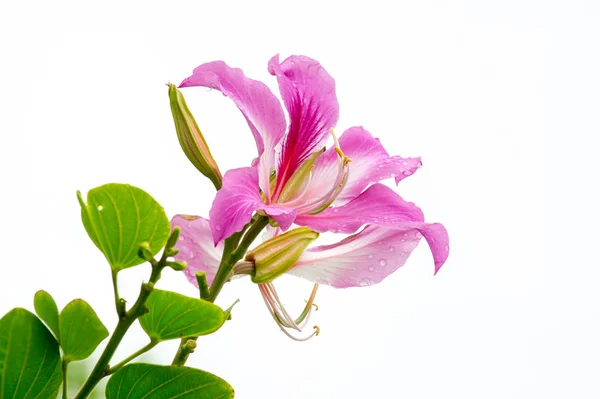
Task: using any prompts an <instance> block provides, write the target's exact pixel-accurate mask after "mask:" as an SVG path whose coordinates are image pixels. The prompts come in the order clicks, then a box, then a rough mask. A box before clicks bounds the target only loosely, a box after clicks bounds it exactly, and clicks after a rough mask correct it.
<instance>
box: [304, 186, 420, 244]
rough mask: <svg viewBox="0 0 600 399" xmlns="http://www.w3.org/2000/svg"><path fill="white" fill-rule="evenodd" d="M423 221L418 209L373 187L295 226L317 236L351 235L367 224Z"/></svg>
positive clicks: (388, 192)
mask: <svg viewBox="0 0 600 399" xmlns="http://www.w3.org/2000/svg"><path fill="white" fill-rule="evenodd" d="M423 221H424V217H423V212H422V211H421V209H420V208H419V207H418V206H416V205H415V204H413V203H412V202H406V201H404V200H403V199H402V198H401V197H400V196H399V195H398V194H396V193H395V192H394V190H392V189H391V188H389V187H387V186H384V185H383V184H375V185H373V186H371V187H369V188H368V189H366V190H365V191H364V192H363V193H362V194H360V195H359V196H358V197H356V198H355V199H353V200H352V201H350V202H348V203H347V204H345V205H342V206H337V207H330V208H328V209H326V210H325V211H323V212H321V213H318V214H316V215H300V216H298V217H297V218H296V222H295V223H296V224H298V225H301V226H307V227H310V228H311V229H312V230H315V231H318V232H320V233H324V232H327V231H331V232H334V233H354V232H355V231H357V230H358V229H359V228H360V227H361V226H364V225H366V224H373V225H378V226H394V225H395V224H397V223H401V222H423Z"/></svg>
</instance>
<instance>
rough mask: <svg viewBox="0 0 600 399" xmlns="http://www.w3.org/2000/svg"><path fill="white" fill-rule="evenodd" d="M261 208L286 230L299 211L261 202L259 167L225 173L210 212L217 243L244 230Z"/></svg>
mask: <svg viewBox="0 0 600 399" xmlns="http://www.w3.org/2000/svg"><path fill="white" fill-rule="evenodd" d="M258 210H264V211H265V212H266V213H267V214H268V215H269V216H271V217H272V218H273V219H275V221H276V222H277V223H279V224H280V226H281V227H282V229H284V230H286V229H287V228H289V227H290V225H291V224H292V222H293V221H294V219H295V218H296V210H295V209H293V208H283V207H280V206H276V205H265V204H264V203H263V202H262V199H261V197H260V190H259V187H258V171H257V169H256V168H254V167H246V168H239V169H232V170H229V171H227V173H225V176H223V187H221V189H220V190H219V191H217V195H216V196H215V199H214V201H213V204H212V208H211V209H210V213H209V215H210V230H211V232H212V235H213V237H214V243H215V244H217V243H219V242H221V241H222V240H223V239H225V238H227V237H229V236H231V235H232V234H233V233H236V232H238V231H241V230H242V229H243V228H244V226H245V225H246V224H247V223H248V222H250V220H251V219H252V215H253V214H254V212H255V211H258Z"/></svg>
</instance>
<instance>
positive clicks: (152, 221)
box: [77, 183, 170, 271]
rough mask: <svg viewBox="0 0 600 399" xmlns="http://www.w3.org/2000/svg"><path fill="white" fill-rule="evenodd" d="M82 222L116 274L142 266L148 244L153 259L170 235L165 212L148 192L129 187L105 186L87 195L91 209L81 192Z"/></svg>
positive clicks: (119, 185) (78, 193)
mask: <svg viewBox="0 0 600 399" xmlns="http://www.w3.org/2000/svg"><path fill="white" fill-rule="evenodd" d="M77 198H78V199H79V203H80V205H81V219H82V221H83V225H84V226H85V229H86V231H87V233H88V235H89V236H90V238H91V239H92V241H93V242H94V244H96V246H97V247H98V248H99V249H100V250H101V251H102V252H103V253H104V256H106V259H107V260H108V263H109V264H110V266H111V267H112V268H113V270H115V271H119V270H122V269H125V268H128V267H131V266H135V265H139V264H140V263H143V262H144V260H143V259H141V258H140V257H138V249H139V245H140V244H141V243H142V242H147V243H148V244H149V246H150V249H151V251H152V254H153V255H156V254H157V253H158V252H159V251H160V250H161V249H162V248H163V246H164V245H165V243H166V242H167V239H168V238H169V234H170V227H169V219H168V218H167V215H166V214H165V211H164V209H163V208H162V206H160V204H159V203H158V202H156V200H155V199H154V198H152V197H151V196H150V195H149V194H148V193H146V192H145V191H143V190H141V189H139V188H137V187H133V186H130V185H127V184H116V183H111V184H105V185H104V186H100V187H96V188H94V189H92V190H90V192H89V193H88V195H87V205H86V204H85V202H84V201H83V198H82V197H81V193H80V192H77Z"/></svg>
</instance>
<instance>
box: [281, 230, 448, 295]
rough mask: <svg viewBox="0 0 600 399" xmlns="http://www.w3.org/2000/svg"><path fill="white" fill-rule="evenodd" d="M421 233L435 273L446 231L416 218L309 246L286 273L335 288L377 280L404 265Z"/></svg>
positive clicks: (444, 250)
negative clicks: (432, 259) (329, 243)
mask: <svg viewBox="0 0 600 399" xmlns="http://www.w3.org/2000/svg"><path fill="white" fill-rule="evenodd" d="M421 234H423V235H424V236H425V238H426V239H427V241H428V243H429V245H430V248H431V251H432V253H433V257H434V261H435V272H436V273H437V271H438V270H439V268H440V267H442V265H443V264H444V262H445V260H446V258H447V257H448V234H447V233H446V230H445V229H444V227H443V226H442V225H441V224H425V223H419V222H406V223H403V224H402V225H397V226H396V228H386V227H378V226H367V227H365V228H364V229H363V230H362V231H361V232H359V233H357V234H355V235H352V236H350V237H347V238H345V239H344V240H342V241H340V242H339V243H336V244H332V245H323V246H320V247H314V248H310V249H308V250H307V251H305V252H304V254H303V255H302V256H301V257H300V259H299V260H298V262H297V263H296V265H295V266H294V267H293V268H292V269H291V270H290V271H289V272H288V273H290V274H293V275H295V276H299V277H302V278H305V279H307V280H310V281H313V282H315V283H318V284H328V285H331V286H333V287H335V288H348V287H363V286H367V285H372V284H377V283H379V282H381V281H382V280H383V279H384V278H386V277H387V276H389V275H390V274H392V273H393V272H394V271H396V270H397V269H398V268H400V267H401V266H403V265H404V263H405V262H406V260H407V259H408V257H409V255H410V254H411V252H412V250H413V249H415V247H416V246H417V244H418V243H419V239H420V238H421Z"/></svg>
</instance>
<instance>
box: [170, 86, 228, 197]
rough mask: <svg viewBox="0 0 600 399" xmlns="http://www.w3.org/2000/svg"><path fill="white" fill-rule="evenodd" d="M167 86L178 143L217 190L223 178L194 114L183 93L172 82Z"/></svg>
mask: <svg viewBox="0 0 600 399" xmlns="http://www.w3.org/2000/svg"><path fill="white" fill-rule="evenodd" d="M168 86H169V100H170V103H171V113H172V114H173V121H174V122H175V130H176V131H177V138H178V139H179V144H180V145H181V148H182V149H183V152H184V153H185V155H186V156H187V157H188V159H189V160H190V161H191V162H192V164H193V165H194V166H195V167H196V169H198V170H199V171H200V173H202V174H203V175H204V176H206V177H208V178H209V179H210V181H212V183H213V184H214V186H215V187H216V189H217V190H218V189H220V188H221V185H222V184H221V182H222V180H223V176H222V175H221V172H220V171H219V167H218V166H217V163H216V162H215V160H214V158H213V157H212V155H211V153H210V150H209V148H208V145H207V144H206V140H204V136H202V132H201V131H200V129H199V128H198V124H197V123H196V120H195V119H194V116H193V115H192V113H191V112H190V110H189V108H188V106H187V104H186V103H185V99H184V98H183V94H181V92H180V91H179V90H178V89H177V87H176V86H175V85H174V84H171V83H169V84H168Z"/></svg>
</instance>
